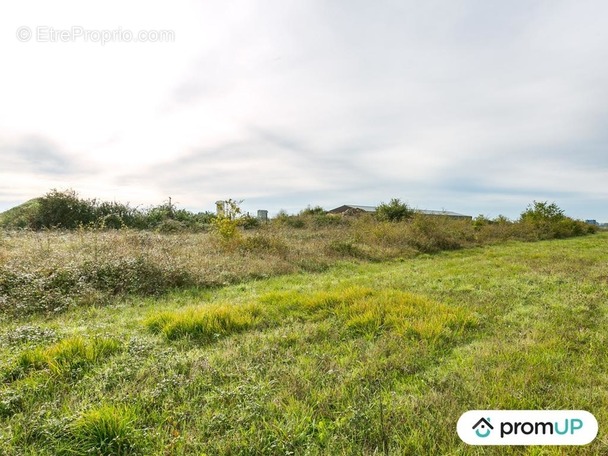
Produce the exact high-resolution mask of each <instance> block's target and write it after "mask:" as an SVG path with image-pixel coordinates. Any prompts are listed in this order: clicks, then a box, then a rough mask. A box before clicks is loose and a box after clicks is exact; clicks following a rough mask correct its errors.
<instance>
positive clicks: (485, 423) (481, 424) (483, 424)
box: [473, 418, 494, 439]
mask: <svg viewBox="0 0 608 456" xmlns="http://www.w3.org/2000/svg"><path fill="white" fill-rule="evenodd" d="M473 430H474V431H475V434H477V437H481V438H482V439H485V438H486V437H487V436H489V435H490V432H491V431H493V430H494V426H492V425H491V424H490V418H482V419H480V420H479V421H478V422H477V423H475V425H474V426H473Z"/></svg>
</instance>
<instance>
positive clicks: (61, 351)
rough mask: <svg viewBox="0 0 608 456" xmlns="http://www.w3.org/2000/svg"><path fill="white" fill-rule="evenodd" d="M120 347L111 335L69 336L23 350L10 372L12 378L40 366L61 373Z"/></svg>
mask: <svg viewBox="0 0 608 456" xmlns="http://www.w3.org/2000/svg"><path fill="white" fill-rule="evenodd" d="M121 349H122V345H121V344H120V342H119V341H117V340H115V339H110V338H101V337H100V338H93V339H85V338H84V337H71V338H69V339H64V340H62V341H60V342H57V343H56V344H53V345H51V346H48V347H38V348H35V349H31V350H26V351H24V352H23V353H21V355H19V357H18V358H17V360H16V362H15V368H14V369H13V372H12V375H11V376H12V377H13V378H15V377H19V376H22V375H25V374H27V373H28V372H30V371H32V370H43V369H47V370H48V371H49V372H50V373H51V374H53V375H56V376H65V375H69V374H72V373H73V372H74V371H77V370H83V369H85V368H88V367H90V366H92V365H94V364H98V363H100V362H101V361H103V360H104V359H106V358H107V357H109V356H111V355H113V354H115V353H117V352H119V351H120V350H121Z"/></svg>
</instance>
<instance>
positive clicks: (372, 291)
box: [0, 233, 608, 455]
mask: <svg viewBox="0 0 608 456" xmlns="http://www.w3.org/2000/svg"><path fill="white" fill-rule="evenodd" d="M57 236H60V235H57ZM71 236H77V235H71ZM132 236H133V239H130V240H129V239H127V240H125V241H124V242H125V243H130V242H132V243H134V245H135V244H137V242H141V243H142V244H141V245H145V244H144V242H145V241H141V240H139V239H140V237H141V236H140V235H136V234H133V235H132ZM138 236H140V237H138ZM45 239H46V238H43V237H41V238H40V245H38V246H34V247H31V248H32V249H34V250H36V249H45V248H48V252H49V256H53V255H66V258H68V257H69V252H70V249H69V248H66V249H63V250H61V252H62V253H61V254H58V253H53V252H56V251H57V249H54V248H50V247H49V245H51V244H53V243H55V242H58V243H59V242H67V243H68V244H69V243H72V244H73V245H76V246H78V239H77V238H76V237H74V238H72V237H70V238H69V239H67V240H66V238H61V237H59V238H51V240H49V241H47V240H45ZM61 239H63V241H62V240H61ZM164 239H165V240H164V241H163V242H170V241H167V240H166V239H167V238H164ZM271 241H272V238H270V240H268V241H267V242H271ZM4 242H5V245H6V244H8V245H10V246H11V248H10V249H5V256H6V257H5V258H4V264H5V265H8V264H10V262H11V261H16V260H15V258H17V256H18V255H17V253H16V252H18V249H17V248H16V247H15V245H16V244H15V243H16V242H18V241H15V240H5V241H4ZM28 242H29V241H28ZM47 242H48V245H46V243H47ZM327 242H328V244H327V245H331V242H338V241H337V240H336V239H330V240H328V241H327ZM360 242H361V240H360V239H356V240H353V241H352V243H350V244H349V245H351V247H352V246H354V247H357V248H358V249H359V250H356V249H355V250H354V252H355V253H357V252H359V253H360V252H365V247H360V245H361V244H357V243H360ZM72 244H70V245H72ZM28 245H30V246H31V245H33V244H28ZM100 245H101V243H100ZM104 245H105V244H104ZM333 245H337V244H333ZM351 247H349V248H347V247H343V250H344V252H346V253H347V254H348V252H347V251H350V252H351V253H352V251H351V250H349V249H350V248H351ZM354 247H352V248H354ZM607 247H608V234H607V233H600V234H597V235H593V236H586V237H580V238H573V239H567V240H553V241H541V242H534V243H523V242H508V243H504V244H500V245H490V246H483V247H475V248H470V249H466V250H458V251H451V252H443V253H437V254H433V255H429V254H422V255H418V256H417V257H412V255H399V254H395V255H393V256H394V257H395V258H393V259H392V260H390V261H383V262H372V263H370V262H361V263H353V262H351V261H348V262H347V261H340V260H339V256H338V259H335V258H334V260H332V261H333V263H331V265H330V264H325V265H324V267H323V268H317V269H318V270H319V272H296V273H293V274H288V275H283V276H281V277H275V278H267V279H266V278H262V277H261V276H262V275H263V274H258V275H257V276H256V274H255V271H256V268H255V267H253V266H248V267H251V268H252V269H251V271H252V273H251V274H249V275H246V278H247V277H249V279H248V280H247V281H244V282H242V283H238V284H235V285H228V286H223V287H216V288H209V287H206V288H186V289H181V290H178V291H174V292H172V293H169V294H167V295H164V296H160V297H149V298H145V297H133V296H132V297H127V298H120V297H118V298H116V299H113V300H111V301H109V302H105V305H104V306H100V305H89V306H85V307H78V306H76V307H70V306H68V307H67V308H65V309H62V311H61V312H58V313H57V314H56V315H55V314H53V313H42V314H33V315H31V314H30V315H19V316H13V317H10V318H4V319H3V320H2V322H0V359H1V360H2V361H1V365H0V378H1V383H0V453H1V454H6V455H29V454H31V455H34V454H36V455H38V454H41V455H46V454H48V455H54V454H104V455H105V454H143V455H147V454H153V455H165V454H176V455H177V454H209V455H211V454H394V455H401V454H414V455H427V454H428V455H444V454H445V455H449V454H454V455H468V454H472V455H475V454H530V455H544V454H556V455H557V454H580V455H589V454H591V455H603V454H606V453H607V452H608V434H606V430H605V423H606V422H608V351H607V350H606V348H605V347H606V346H607V345H608V316H607V306H608V262H606V260H605V258H606V254H605V253H606V251H607ZM74 248H76V247H74ZM80 248H84V247H82V246H81V247H80ZM87 248H89V249H94V248H95V247H94V244H93V243H92V242H88V243H87ZM335 251H336V250H335ZM337 251H338V253H339V252H340V248H337ZM36 252H38V250H36ZM66 252H67V253H66ZM72 252H73V251H72ZM243 252H245V253H243ZM246 252H247V251H246V250H239V249H236V250H235V251H234V252H233V254H234V255H235V256H237V257H238V255H247V253H246ZM403 252H407V250H406V249H404V250H403ZM98 254H99V258H103V254H104V253H103V251H102V250H101V249H100V251H99V252H98ZM24 255H25V256H27V254H24ZM36 255H38V253H36ZM276 255H277V256H278V257H280V255H281V254H276ZM284 255H288V254H285V253H284ZM300 255H301V257H299V258H298V260H301V259H302V258H306V255H307V254H306V252H304V253H300ZM31 256H32V258H34V257H35V255H34V253H32V255H31ZM253 256H255V255H253ZM346 256H348V255H346ZM351 256H352V255H351ZM9 257H10V258H9ZM218 257H219V254H218ZM312 257H313V254H312V253H311V254H310V258H312ZM285 258H289V257H285ZM263 260H264V259H260V265H261V264H263V263H265V261H263ZM266 260H268V258H266ZM66 261H67V260H66ZM192 261H194V260H192ZM285 261H286V264H296V263H297V261H293V262H289V261H288V260H285ZM336 261H337V262H336ZM211 264H213V263H211ZM232 267H234V266H232ZM263 267H266V268H272V267H273V266H272V265H270V266H268V265H266V266H263ZM263 267H262V266H260V268H262V269H258V271H259V270H262V271H264V269H263ZM227 268H228V266H227ZM228 269H229V268H228ZM311 269H313V270H314V268H311ZM300 270H301V269H300ZM269 271H271V272H270V273H269V275H272V274H271V273H272V269H269ZM280 272H281V273H288V272H290V271H289V270H281V271H280ZM256 277H257V278H256ZM226 281H228V282H229V281H230V280H226ZM220 283H221V281H220ZM471 409H584V410H588V411H590V412H591V413H593V414H594V415H595V417H596V418H597V420H598V422H599V429H600V430H599V434H598V437H597V438H596V440H595V441H594V443H592V444H591V445H589V446H586V447H580V448H577V447H568V448H564V447H561V448H560V447H554V448H550V447H543V448H541V447H529V448H522V447H512V448H506V447H503V448H490V447H486V448H483V447H470V446H467V445H466V444H464V443H462V442H461V441H460V439H459V438H458V436H457V435H456V421H457V420H458V417H459V416H460V415H461V414H462V413H463V412H465V411H467V410H471Z"/></svg>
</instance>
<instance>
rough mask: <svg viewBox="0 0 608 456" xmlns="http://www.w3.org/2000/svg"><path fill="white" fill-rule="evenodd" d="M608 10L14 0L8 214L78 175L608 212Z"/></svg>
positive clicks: (279, 203)
mask: <svg viewBox="0 0 608 456" xmlns="http://www.w3.org/2000/svg"><path fill="white" fill-rule="evenodd" d="M9 4H10V7H9V6H8V5H9ZM606 24H608V2H606V1H600V0H598V1H581V0H576V1H557V0H551V1H532V0H526V1H516V0H509V1H503V0H501V1H490V0H479V1H469V0H466V1H458V0H445V1H432V0H431V1H429V0H425V1H404V0H373V1H372V0H367V1H360V0H348V1H346V0H294V1H289V0H265V1H262V0H242V1H239V0H232V1H226V0H221V1H206V0H205V1H202V0H201V1H186V0H183V1H179V0H178V1H173V2H167V1H162V2H160V1H157V2H152V1H149V0H148V1H134V0H130V1H128V2H126V1H114V0H106V1H104V2H83V1H63V0H56V1H53V2H49V1H48V0H40V1H28V0H24V1H23V0H22V1H20V2H10V3H6V4H3V5H2V7H0V52H1V55H2V60H1V64H0V67H1V70H0V210H4V209H7V208H9V207H12V206H14V205H17V204H20V203H22V202H24V201H25V200H27V199H30V198H33V197H36V196H40V195H42V194H44V193H46V192H47V191H48V190H50V189H51V188H58V189H64V188H73V189H75V190H76V191H78V192H79V193H80V194H81V196H83V197H98V198H101V199H107V200H117V201H121V202H130V203H131V204H132V205H144V206H145V205H149V204H159V203H162V202H163V201H166V200H167V198H168V197H169V196H170V197H172V200H173V201H174V202H176V203H177V204H178V205H179V206H180V207H185V208H188V209H191V210H195V211H202V210H213V208H214V204H213V203H214V201H216V200H217V199H227V198H235V199H242V200H244V203H243V206H244V208H245V209H246V210H248V211H251V212H254V211H255V210H256V209H268V210H269V211H270V212H271V214H273V213H276V212H277V211H278V210H279V209H281V208H283V209H286V210H287V211H288V212H297V211H298V210H300V209H302V208H304V207H306V206H307V205H313V206H316V205H321V206H323V207H325V208H326V209H330V208H332V207H336V206H339V205H342V204H362V205H374V204H377V203H379V202H381V201H389V200H390V199H391V198H394V197H397V198H401V199H402V200H403V201H405V202H407V203H409V204H410V205H411V206H413V207H417V208H420V209H439V210H440V209H446V210H451V211H456V212H461V213H465V214H469V215H473V216H475V215H477V214H485V215H488V216H491V217H493V216H497V215H499V214H504V215H507V216H508V217H511V218H515V217H517V216H518V215H519V213H520V212H521V211H522V210H524V209H525V207H526V206H527V205H528V204H529V203H530V202H532V200H539V201H545V200H547V201H554V202H556V203H557V204H558V205H559V206H561V207H562V208H563V209H565V211H566V213H567V214H568V215H571V216H573V217H576V218H582V219H589V218H592V219H598V220H599V221H608V205H607V204H606V202H607V200H608V148H607V146H608V128H607V127H608V103H607V100H608V26H607V25H606ZM23 27H27V28H26V29H24V28H23ZM28 31H29V34H28ZM141 32H143V33H144V34H147V39H146V36H141V39H140V41H139V42H134V41H135V40H136V39H138V37H140V33H141ZM53 33H55V36H53ZM104 33H105V37H106V38H109V41H108V42H105V43H102V39H105V38H103V37H102V36H101V35H102V34H104ZM110 33H112V36H110ZM163 33H164V34H165V36H161V35H162V34H163ZM130 38H131V39H130Z"/></svg>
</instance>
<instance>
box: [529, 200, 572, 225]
mask: <svg viewBox="0 0 608 456" xmlns="http://www.w3.org/2000/svg"><path fill="white" fill-rule="evenodd" d="M565 218H566V216H565V215H564V211H563V210H562V209H561V208H560V207H559V206H558V205H557V204H555V203H551V204H549V203H548V202H547V201H533V202H532V204H529V205H528V207H527V208H526V210H525V211H524V212H522V213H521V216H520V219H521V221H528V222H532V223H535V224H537V223H542V222H551V223H553V222H559V221H560V220H563V219H565Z"/></svg>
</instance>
